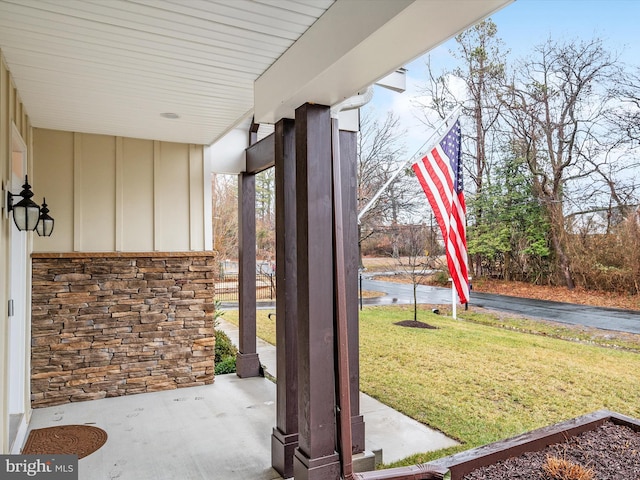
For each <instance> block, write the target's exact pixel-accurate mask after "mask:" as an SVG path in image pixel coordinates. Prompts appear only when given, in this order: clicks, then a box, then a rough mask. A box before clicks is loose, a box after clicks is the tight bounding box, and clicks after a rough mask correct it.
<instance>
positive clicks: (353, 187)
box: [340, 130, 365, 453]
mask: <svg viewBox="0 0 640 480" xmlns="http://www.w3.org/2000/svg"><path fill="white" fill-rule="evenodd" d="M340 160H341V162H340V167H341V170H342V171H341V172H340V174H341V178H342V207H343V217H342V218H343V220H342V222H343V228H344V254H345V274H346V295H347V322H348V333H349V377H350V378H349V382H350V392H351V436H352V438H351V441H352V443H353V453H360V452H363V451H364V432H365V428H364V418H363V416H362V415H361V414H360V353H359V352H360V344H359V335H360V331H359V328H358V263H359V256H358V200H357V190H358V188H357V168H358V165H357V163H358V157H357V133H356V132H347V131H344V130H341V131H340Z"/></svg>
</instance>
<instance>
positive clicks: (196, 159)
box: [33, 128, 207, 252]
mask: <svg viewBox="0 0 640 480" xmlns="http://www.w3.org/2000/svg"><path fill="white" fill-rule="evenodd" d="M33 149H34V155H33V158H34V175H35V176H36V177H37V178H38V186H39V189H40V190H42V191H46V192H47V203H48V205H49V209H50V210H51V216H52V217H54V218H55V222H56V223H55V229H54V232H53V235H52V236H51V237H49V238H35V239H34V251H35V252H152V251H161V252H177V251H182V252H185V251H203V250H204V249H205V240H204V236H205V233H204V232H205V221H207V220H206V219H205V218H204V216H205V214H204V212H205V206H204V147H203V146H201V145H189V144H180V143H170V142H160V141H154V140H144V139H135V138H126V137H115V136H109V135H97V134H90V133H78V132H65V131H58V130H47V129H40V128H34V129H33Z"/></svg>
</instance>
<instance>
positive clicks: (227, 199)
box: [211, 175, 238, 260]
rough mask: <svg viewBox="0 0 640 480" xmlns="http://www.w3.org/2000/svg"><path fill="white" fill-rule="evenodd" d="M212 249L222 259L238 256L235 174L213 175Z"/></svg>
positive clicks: (236, 186) (236, 183)
mask: <svg viewBox="0 0 640 480" xmlns="http://www.w3.org/2000/svg"><path fill="white" fill-rule="evenodd" d="M211 201H212V212H213V218H212V222H213V249H214V250H216V251H217V252H218V253H219V258H220V259H222V260H226V259H236V258H237V256H238V181H237V177H236V176H235V175H214V177H213V185H212V195H211Z"/></svg>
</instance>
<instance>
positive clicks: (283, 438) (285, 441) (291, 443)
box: [271, 427, 298, 478]
mask: <svg viewBox="0 0 640 480" xmlns="http://www.w3.org/2000/svg"><path fill="white" fill-rule="evenodd" d="M296 448H298V434H297V433H289V434H287V433H282V432H281V431H280V429H279V428H277V427H274V429H273V434H272V435H271V466H272V467H273V468H274V469H275V471H276V472H278V473H279V474H280V476H281V477H282V478H291V477H293V454H294V453H295V450H296Z"/></svg>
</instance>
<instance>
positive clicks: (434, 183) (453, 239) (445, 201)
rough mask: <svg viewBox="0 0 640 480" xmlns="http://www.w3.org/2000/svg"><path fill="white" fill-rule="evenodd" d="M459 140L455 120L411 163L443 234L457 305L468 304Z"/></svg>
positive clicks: (458, 125)
mask: <svg viewBox="0 0 640 480" xmlns="http://www.w3.org/2000/svg"><path fill="white" fill-rule="evenodd" d="M460 137H461V134H460V121H459V120H456V122H455V123H454V124H453V126H452V127H451V128H450V129H449V131H448V132H447V133H446V135H445V136H444V137H442V140H440V142H439V143H438V144H437V145H436V146H435V147H434V148H433V149H432V150H431V151H430V152H429V153H427V155H426V156H425V157H424V158H423V159H422V160H420V161H418V162H416V163H414V164H413V171H414V172H416V175H417V176H418V180H419V181H420V185H422V189H423V190H424V193H426V195H427V199H428V200H429V204H430V205H431V208H432V209H433V212H434V214H435V216H436V220H437V221H438V225H439V226H440V230H441V231H442V238H443V239H444V242H445V246H446V250H447V265H448V266H449V274H450V275H451V278H452V279H453V283H454V285H455V287H456V291H457V292H458V297H459V298H460V303H467V302H468V301H469V275H468V268H467V233H466V226H465V215H466V213H467V206H466V204H465V201H464V191H463V182H462V162H461V159H460Z"/></svg>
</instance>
